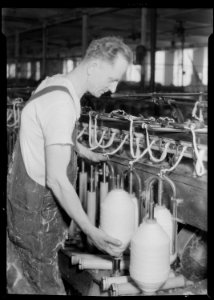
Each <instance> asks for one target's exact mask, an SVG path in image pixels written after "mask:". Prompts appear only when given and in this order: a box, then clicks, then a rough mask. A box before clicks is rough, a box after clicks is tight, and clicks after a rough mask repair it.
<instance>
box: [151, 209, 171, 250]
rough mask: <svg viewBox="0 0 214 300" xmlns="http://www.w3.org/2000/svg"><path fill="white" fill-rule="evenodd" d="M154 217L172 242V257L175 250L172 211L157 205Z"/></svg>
mask: <svg viewBox="0 0 214 300" xmlns="http://www.w3.org/2000/svg"><path fill="white" fill-rule="evenodd" d="M154 217H155V219H156V220H157V222H158V224H159V225H161V227H162V228H163V230H164V231H165V232H166V233H167V235H168V237H169V240H170V255H172V250H173V245H172V243H173V219H172V215H171V213H170V211H169V210H168V209H167V208H166V207H164V206H162V205H156V206H155V209H154Z"/></svg>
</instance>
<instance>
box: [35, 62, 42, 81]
mask: <svg viewBox="0 0 214 300" xmlns="http://www.w3.org/2000/svg"><path fill="white" fill-rule="evenodd" d="M40 76H41V66H40V61H37V62H36V73H35V79H36V80H39V79H40Z"/></svg>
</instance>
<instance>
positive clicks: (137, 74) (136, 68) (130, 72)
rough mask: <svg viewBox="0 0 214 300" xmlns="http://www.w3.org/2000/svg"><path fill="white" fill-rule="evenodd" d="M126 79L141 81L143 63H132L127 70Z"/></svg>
mask: <svg viewBox="0 0 214 300" xmlns="http://www.w3.org/2000/svg"><path fill="white" fill-rule="evenodd" d="M126 81H134V82H140V81H141V65H130V66H129V67H128V69H127V72H126Z"/></svg>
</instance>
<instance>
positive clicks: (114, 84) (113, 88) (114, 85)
mask: <svg viewBox="0 0 214 300" xmlns="http://www.w3.org/2000/svg"><path fill="white" fill-rule="evenodd" d="M117 85H118V82H113V83H112V84H111V85H110V88H109V90H110V91H111V92H112V93H115V91H116V89H117Z"/></svg>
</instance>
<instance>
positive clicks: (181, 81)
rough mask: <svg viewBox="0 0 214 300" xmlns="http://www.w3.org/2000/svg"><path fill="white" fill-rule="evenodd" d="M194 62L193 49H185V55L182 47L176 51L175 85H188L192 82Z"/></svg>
mask: <svg viewBox="0 0 214 300" xmlns="http://www.w3.org/2000/svg"><path fill="white" fill-rule="evenodd" d="M182 56H183V58H182ZM182 60H183V62H182ZM192 64H193V49H184V50H183V55H182V50H181V49H179V50H176V51H175V54H174V68H173V84H174V85H176V86H187V85H189V84H190V83H191V78H192V73H193V66H192Z"/></svg>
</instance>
